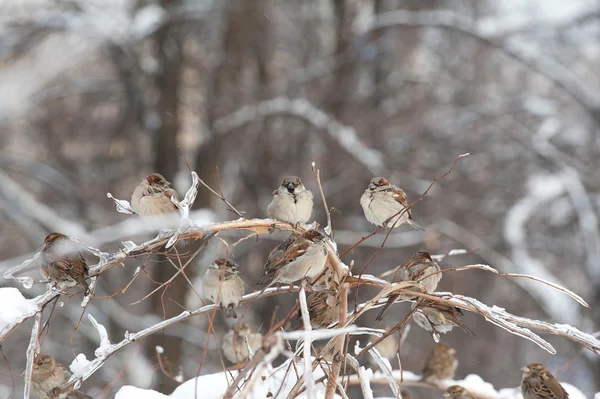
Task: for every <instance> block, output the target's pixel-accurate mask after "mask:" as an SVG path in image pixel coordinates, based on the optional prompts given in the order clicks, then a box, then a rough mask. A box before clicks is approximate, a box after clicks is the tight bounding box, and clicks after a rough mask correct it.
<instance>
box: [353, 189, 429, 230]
mask: <svg viewBox="0 0 600 399" xmlns="http://www.w3.org/2000/svg"><path fill="white" fill-rule="evenodd" d="M360 205H361V206H362V208H363V211H364V212H365V217H366V218H367V220H368V221H369V222H371V223H372V224H374V225H375V226H379V227H388V226H389V227H392V226H393V227H398V226H400V225H402V224H404V223H408V224H410V225H411V226H413V227H414V228H416V229H418V230H424V229H423V228H422V227H421V226H419V225H418V224H417V223H415V222H414V221H413V220H412V214H411V212H410V209H408V205H409V204H408V201H407V200H406V194H405V193H404V191H402V190H401V189H400V188H398V187H396V186H394V185H393V184H390V182H389V181H387V179H385V178H383V177H374V178H372V179H371V182H370V183H369V185H368V187H367V189H366V190H365V192H364V193H363V195H362V196H361V197H360ZM403 210H406V212H402V211H403Z"/></svg>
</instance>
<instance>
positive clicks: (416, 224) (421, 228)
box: [408, 218, 425, 231]
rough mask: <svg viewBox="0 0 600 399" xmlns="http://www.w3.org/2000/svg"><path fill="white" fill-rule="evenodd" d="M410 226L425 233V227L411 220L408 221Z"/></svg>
mask: <svg viewBox="0 0 600 399" xmlns="http://www.w3.org/2000/svg"><path fill="white" fill-rule="evenodd" d="M408 224H410V225H411V226H412V227H414V228H415V229H417V230H421V231H425V229H424V228H423V227H421V226H420V225H419V224H418V223H417V222H415V221H414V220H412V219H411V218H409V219H408Z"/></svg>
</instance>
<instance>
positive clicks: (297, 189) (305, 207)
mask: <svg viewBox="0 0 600 399" xmlns="http://www.w3.org/2000/svg"><path fill="white" fill-rule="evenodd" d="M312 210H313V195H312V193H311V192H310V190H307V189H306V187H304V184H302V180H300V178H299V177H296V176H287V177H286V178H285V179H283V181H282V182H281V185H280V186H279V188H277V190H275V191H273V197H272V199H271V202H270V203H269V206H267V216H269V218H271V219H277V220H281V221H282V222H287V223H291V224H294V225H295V224H299V223H307V222H308V221H309V220H310V216H311V215H312Z"/></svg>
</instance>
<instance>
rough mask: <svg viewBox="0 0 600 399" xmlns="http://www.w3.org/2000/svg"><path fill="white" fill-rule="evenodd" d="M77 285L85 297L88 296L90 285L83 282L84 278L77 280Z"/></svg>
mask: <svg viewBox="0 0 600 399" xmlns="http://www.w3.org/2000/svg"><path fill="white" fill-rule="evenodd" d="M77 284H78V285H79V286H80V287H81V289H82V290H83V293H84V294H85V295H86V296H87V295H89V294H90V285H89V284H88V283H87V281H85V277H81V278H80V279H78V280H77Z"/></svg>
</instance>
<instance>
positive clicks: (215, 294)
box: [202, 258, 244, 319]
mask: <svg viewBox="0 0 600 399" xmlns="http://www.w3.org/2000/svg"><path fill="white" fill-rule="evenodd" d="M202 292H203V294H204V296H205V297H206V298H207V299H209V300H211V301H212V302H213V303H217V302H218V303H219V305H220V306H221V309H223V311H224V312H225V317H227V318H234V319H237V313H236V312H235V308H236V307H237V306H238V305H239V304H240V300H241V299H242V296H244V282H243V281H242V278H241V277H240V272H239V266H238V265H237V264H235V263H234V262H233V261H231V260H229V259H225V258H219V259H217V260H215V261H214V262H213V263H212V264H211V265H210V267H209V268H208V270H207V271H206V273H205V274H204V278H203V279H202Z"/></svg>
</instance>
